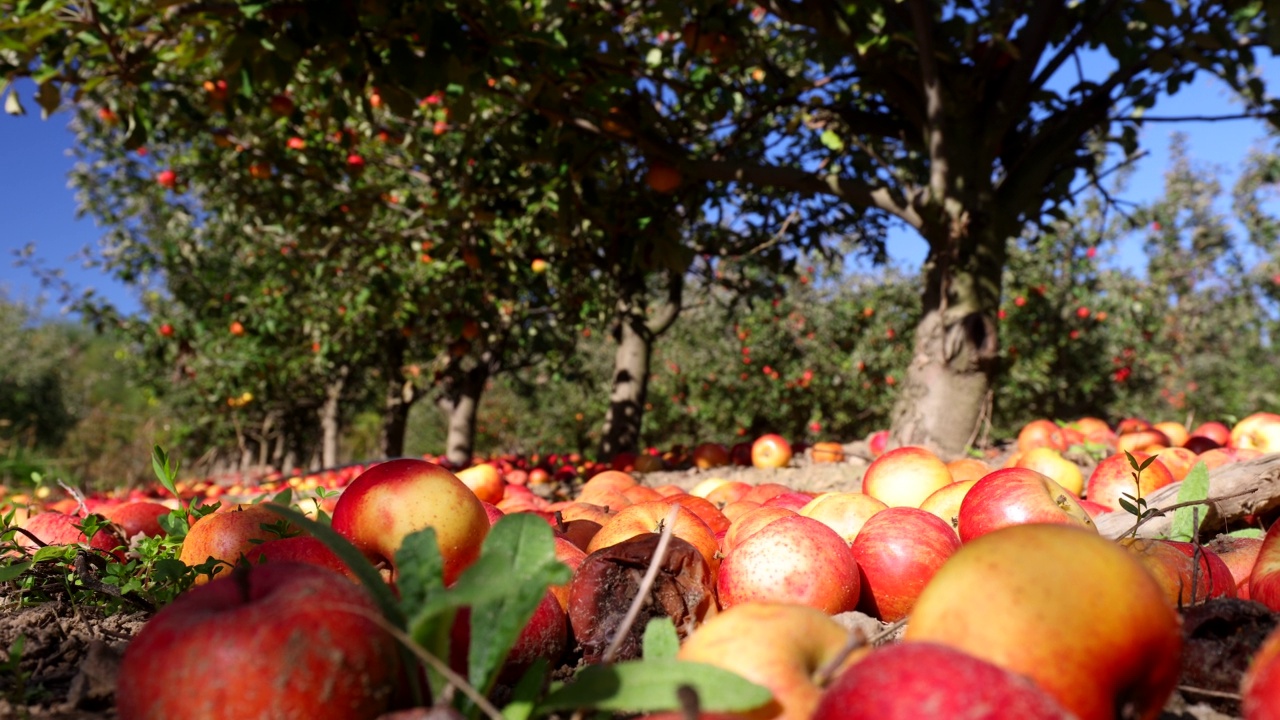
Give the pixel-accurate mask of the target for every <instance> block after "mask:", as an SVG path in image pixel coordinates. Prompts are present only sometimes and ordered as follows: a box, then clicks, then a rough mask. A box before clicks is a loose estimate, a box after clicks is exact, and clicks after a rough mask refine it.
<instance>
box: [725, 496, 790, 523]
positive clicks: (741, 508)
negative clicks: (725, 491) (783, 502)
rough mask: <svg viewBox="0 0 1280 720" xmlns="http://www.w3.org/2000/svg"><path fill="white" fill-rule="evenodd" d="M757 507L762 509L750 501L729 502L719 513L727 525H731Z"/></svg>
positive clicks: (759, 505) (758, 504) (756, 503)
mask: <svg viewBox="0 0 1280 720" xmlns="http://www.w3.org/2000/svg"><path fill="white" fill-rule="evenodd" d="M758 507H763V505H761V504H760V503H758V502H755V501H752V500H735V501H734V502H731V503H729V504H728V505H725V506H724V507H723V508H721V509H720V512H721V513H722V514H723V515H724V516H725V518H726V519H727V520H728V521H729V524H730V525H732V524H733V523H735V522H737V521H738V518H740V517H742V516H743V515H746V514H747V513H749V512H751V511H752V510H755V509H756V508H758ZM783 509H785V508H783Z"/></svg>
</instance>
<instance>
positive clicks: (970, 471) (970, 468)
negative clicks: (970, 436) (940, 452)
mask: <svg viewBox="0 0 1280 720" xmlns="http://www.w3.org/2000/svg"><path fill="white" fill-rule="evenodd" d="M992 470H995V468H993V467H991V466H990V465H988V464H986V463H985V462H983V461H981V460H979V459H977V458H958V459H956V460H952V461H951V462H949V463H947V472H949V473H951V481H952V482H957V483H959V482H964V481H966V480H978V479H980V478H981V477H982V476H983V475H986V474H987V473H989V472H991V471H992Z"/></svg>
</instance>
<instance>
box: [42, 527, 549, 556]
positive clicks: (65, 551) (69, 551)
mask: <svg viewBox="0 0 1280 720" xmlns="http://www.w3.org/2000/svg"><path fill="white" fill-rule="evenodd" d="M548 527H549V526H548ZM75 555H76V546H75V545H46V546H44V547H42V548H40V549H39V550H37V551H36V552H35V554H34V555H32V556H31V559H32V560H33V561H34V562H44V561H45V560H71V559H72V558H74V557H75Z"/></svg>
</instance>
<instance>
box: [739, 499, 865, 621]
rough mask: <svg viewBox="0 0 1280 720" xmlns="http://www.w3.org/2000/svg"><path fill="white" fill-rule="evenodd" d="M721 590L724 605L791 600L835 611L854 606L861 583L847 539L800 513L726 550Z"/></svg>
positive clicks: (850, 608) (771, 525) (779, 520)
mask: <svg viewBox="0 0 1280 720" xmlns="http://www.w3.org/2000/svg"><path fill="white" fill-rule="evenodd" d="M716 590H717V592H718V595H719V598H720V607H722V608H730V607H733V606H734V605H740V604H742V603H746V602H789V603H796V604H799V605H808V606H810V607H814V608H817V609H819V610H822V611H823V612H826V613H830V614H833V615H834V614H836V613H841V612H845V611H847V610H852V609H854V607H855V606H856V605H857V604H858V593H859V592H860V590H861V587H860V585H859V579H858V564H857V562H855V561H854V559H853V553H852V551H851V550H850V549H849V544H848V543H846V542H845V541H844V538H842V537H840V536H839V535H837V534H836V531H835V530H832V529H831V528H829V527H827V526H826V525H823V524H822V523H820V522H818V521H817V520H814V519H813V518H807V517H804V516H802V515H795V516H792V517H783V518H779V519H777V520H774V521H773V522H771V523H768V524H767V525H765V526H764V527H762V528H761V529H759V530H757V531H756V532H754V533H752V534H751V535H750V536H748V537H747V538H746V539H744V540H742V541H741V542H739V543H738V544H737V545H736V546H734V547H733V548H732V549H730V550H729V551H728V552H726V553H725V557H724V560H723V561H722V562H721V565H720V574H719V577H718V578H717V581H716Z"/></svg>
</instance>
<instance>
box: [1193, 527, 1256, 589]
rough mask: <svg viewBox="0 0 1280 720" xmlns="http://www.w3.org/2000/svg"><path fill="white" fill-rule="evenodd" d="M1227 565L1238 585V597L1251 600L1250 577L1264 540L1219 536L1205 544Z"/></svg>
mask: <svg viewBox="0 0 1280 720" xmlns="http://www.w3.org/2000/svg"><path fill="white" fill-rule="evenodd" d="M1205 547H1207V548H1209V549H1210V550H1212V551H1214V552H1215V553H1217V555H1218V557H1220V558H1222V561H1223V562H1224V563H1226V564H1227V570H1228V571H1229V572H1230V573H1231V578H1232V579H1233V580H1234V581H1235V584H1236V597H1238V598H1240V599H1241V600H1249V599H1250V596H1249V576H1250V575H1251V574H1252V573H1253V566H1254V565H1255V564H1256V563H1257V560H1258V552H1259V551H1260V550H1261V549H1262V538H1246V537H1235V536H1234V535H1219V536H1218V537H1216V538H1214V539H1212V540H1210V541H1209V542H1208V543H1206V544H1205Z"/></svg>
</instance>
